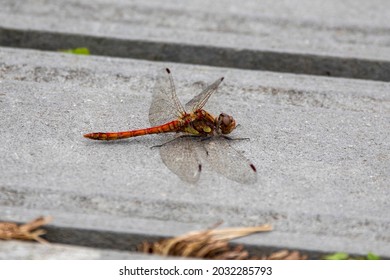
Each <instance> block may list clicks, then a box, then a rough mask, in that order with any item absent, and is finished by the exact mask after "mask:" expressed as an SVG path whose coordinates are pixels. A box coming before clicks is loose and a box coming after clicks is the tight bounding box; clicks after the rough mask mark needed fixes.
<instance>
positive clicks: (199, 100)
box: [185, 77, 224, 112]
mask: <svg viewBox="0 0 390 280" xmlns="http://www.w3.org/2000/svg"><path fill="white" fill-rule="evenodd" d="M223 79H224V78H223V77H222V78H219V79H218V80H216V81H215V82H214V83H212V84H211V85H209V86H208V87H206V88H205V89H204V90H202V91H201V92H200V93H199V94H198V95H197V96H195V97H194V98H192V99H191V100H190V101H189V102H188V103H187V104H186V106H185V107H186V109H187V111H190V112H194V111H196V110H198V109H202V108H203V106H204V105H205V104H206V103H207V100H209V98H210V96H211V95H212V94H213V93H214V92H215V91H216V90H217V89H218V86H219V85H220V84H221V83H222V81H223Z"/></svg>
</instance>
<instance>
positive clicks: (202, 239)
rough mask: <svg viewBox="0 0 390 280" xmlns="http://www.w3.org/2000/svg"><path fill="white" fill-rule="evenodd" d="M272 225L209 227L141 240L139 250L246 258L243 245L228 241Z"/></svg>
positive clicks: (202, 256)
mask: <svg viewBox="0 0 390 280" xmlns="http://www.w3.org/2000/svg"><path fill="white" fill-rule="evenodd" d="M271 230H272V226H270V225H263V226H258V227H244V228H224V229H209V230H205V231H196V232H190V233H188V234H184V235H181V236H178V237H174V238H169V239H164V240H161V241H159V242H154V243H148V242H143V243H142V244H141V246H140V247H139V251H141V252H144V253H152V254H159V255H163V256H168V255H170V256H181V257H193V258H204V259H222V260H232V259H233V260H242V259H248V258H249V253H248V252H247V251H245V250H244V248H243V246H236V247H235V248H231V246H230V245H229V243H228V242H229V241H230V240H232V239H235V238H239V237H243V236H247V235H250V234H253V233H256V232H267V231H271Z"/></svg>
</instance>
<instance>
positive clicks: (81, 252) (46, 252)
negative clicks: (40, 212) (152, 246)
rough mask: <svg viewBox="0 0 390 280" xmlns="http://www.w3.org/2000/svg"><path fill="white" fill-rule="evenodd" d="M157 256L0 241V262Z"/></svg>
mask: <svg viewBox="0 0 390 280" xmlns="http://www.w3.org/2000/svg"><path fill="white" fill-rule="evenodd" d="M162 259H167V258H163V257H162V256H158V255H146V254H141V253H134V252H132V253H129V252H123V251H116V250H107V249H93V248H85V247H80V246H69V245H60V244H39V243H32V242H23V241H0V260H162Z"/></svg>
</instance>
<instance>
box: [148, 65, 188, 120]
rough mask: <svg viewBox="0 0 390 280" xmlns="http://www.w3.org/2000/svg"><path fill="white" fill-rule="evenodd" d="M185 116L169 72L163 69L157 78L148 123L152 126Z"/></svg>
mask: <svg viewBox="0 0 390 280" xmlns="http://www.w3.org/2000/svg"><path fill="white" fill-rule="evenodd" d="M183 114H185V111H184V108H183V105H182V104H181V103H180V101H179V99H178V98H177V95H176V89H175V85H174V82H173V78H172V75H171V72H170V70H169V69H168V68H165V69H164V70H162V71H161V73H160V74H159V75H158V76H157V81H156V84H155V86H154V90H153V99H152V104H151V105H150V109H149V122H150V124H151V125H152V126H157V125H161V124H164V123H167V122H170V121H172V120H175V119H177V118H179V117H181V116H182V115H183Z"/></svg>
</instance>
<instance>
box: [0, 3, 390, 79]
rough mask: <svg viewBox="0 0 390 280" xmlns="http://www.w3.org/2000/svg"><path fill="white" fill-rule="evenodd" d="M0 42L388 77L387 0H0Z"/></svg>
mask: <svg viewBox="0 0 390 280" xmlns="http://www.w3.org/2000/svg"><path fill="white" fill-rule="evenodd" d="M0 6H1V9H0V45H3V46H14V47H27V48H38V49H51V50H55V49H62V48H70V47H80V46H87V47H89V48H90V49H91V51H92V52H93V53H94V54H102V55H107V56H119V57H132V58H141V59H148V60H165V61H175V62H186V63H191V64H206V65H217V66H223V67H233V68H244V69H262V70H272V71H278V72H292V73H306V74H316V75H328V76H341V77H354V78H363V79H374V80H383V81H389V79H390V78H389V77H390V49H389V37H388V34H389V32H390V21H389V19H388V18H389V15H388V11H389V9H390V2H389V1H386V0H375V1H364V0H358V1H357V0H348V1H343V2H340V1H337V0H331V1H319V0H316V1H312V0H305V1H302V0H294V1H277V2H275V1H272V0H268V1H256V0H252V1H241V2H237V1H235V0H218V1H213V2H212V3H210V1H206V0H202V1H195V2H191V1H178V0H170V1H158V0H153V1H146V2H145V1H141V0H137V1H123V0H115V1H111V0H99V1H88V0H75V1H73V0H72V1H68V0H66V1H65V0H51V1H33V0H29V1H14V0H1V1H0Z"/></svg>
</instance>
